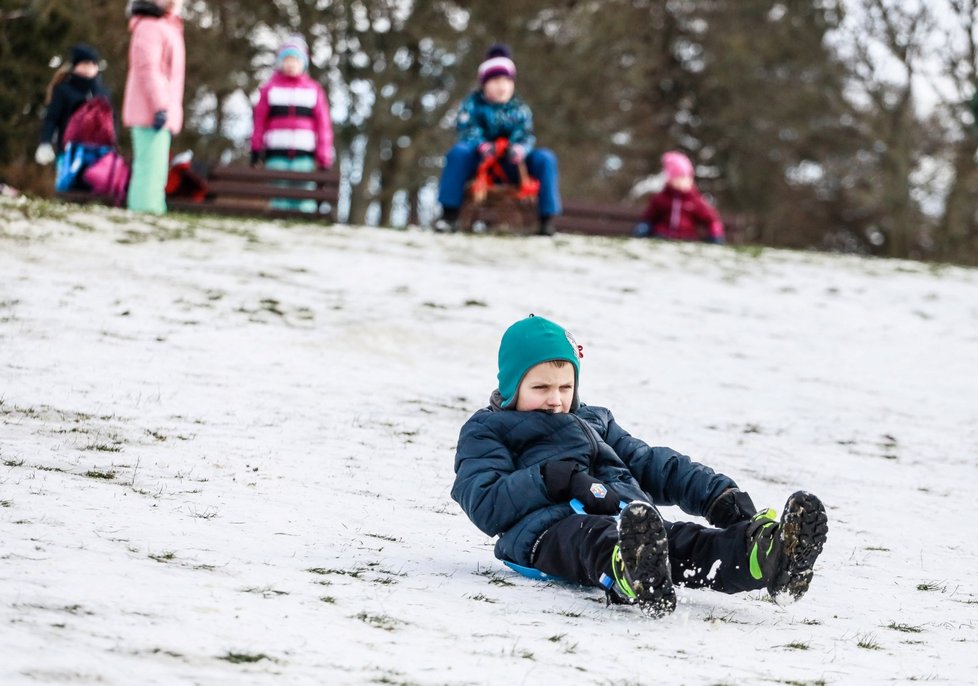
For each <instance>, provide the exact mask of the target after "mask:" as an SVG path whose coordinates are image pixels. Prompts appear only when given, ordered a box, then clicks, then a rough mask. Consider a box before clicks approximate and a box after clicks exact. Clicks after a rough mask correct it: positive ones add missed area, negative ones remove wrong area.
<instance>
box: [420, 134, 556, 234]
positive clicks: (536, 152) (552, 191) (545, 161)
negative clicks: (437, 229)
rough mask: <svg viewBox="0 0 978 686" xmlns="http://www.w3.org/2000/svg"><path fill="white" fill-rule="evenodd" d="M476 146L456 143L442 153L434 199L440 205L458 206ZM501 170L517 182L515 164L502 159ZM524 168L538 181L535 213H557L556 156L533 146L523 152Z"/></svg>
mask: <svg viewBox="0 0 978 686" xmlns="http://www.w3.org/2000/svg"><path fill="white" fill-rule="evenodd" d="M481 161H482V160H481V157H480V155H479V149H478V146H476V145H472V144H469V143H456V144H455V145H454V146H452V149H451V150H449V151H448V155H446V156H445V168H444V169H443V170H442V173H441V182H440V183H439V184H438V202H439V203H441V206H442V207H450V208H454V209H458V208H459V207H461V206H462V200H463V199H464V197H465V184H466V182H467V181H468V180H469V179H471V178H472V177H473V176H475V174H476V172H477V171H478V170H479V162H481ZM502 167H503V170H504V171H505V172H506V175H507V176H508V177H509V178H510V180H511V181H512V182H513V183H519V179H520V172H519V168H518V167H517V166H516V165H515V164H511V163H510V162H508V161H504V162H503V163H502ZM526 170H527V171H528V172H530V176H532V177H533V178H534V179H537V180H538V181H539V182H540V197H539V200H538V202H539V208H538V209H539V214H540V216H541V217H552V216H554V215H557V214H560V209H561V208H560V187H559V182H560V178H559V175H558V172H557V156H556V155H554V154H553V152H552V151H551V150H547V149H546V148H534V149H533V150H531V151H530V154H529V155H527V156H526Z"/></svg>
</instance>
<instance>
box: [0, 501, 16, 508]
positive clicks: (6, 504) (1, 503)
mask: <svg viewBox="0 0 978 686" xmlns="http://www.w3.org/2000/svg"><path fill="white" fill-rule="evenodd" d="M13 504H14V501H13V500H0V507H11V506H13Z"/></svg>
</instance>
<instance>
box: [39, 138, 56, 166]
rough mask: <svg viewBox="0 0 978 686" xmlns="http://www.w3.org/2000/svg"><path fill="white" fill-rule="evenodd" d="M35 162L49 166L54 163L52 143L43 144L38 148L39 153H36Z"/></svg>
mask: <svg viewBox="0 0 978 686" xmlns="http://www.w3.org/2000/svg"><path fill="white" fill-rule="evenodd" d="M34 161H35V162H37V163H38V164H42V165H48V164H51V163H52V162H54V148H52V147H51V144H50V143H41V144H40V145H39V146H37V152H35V153H34Z"/></svg>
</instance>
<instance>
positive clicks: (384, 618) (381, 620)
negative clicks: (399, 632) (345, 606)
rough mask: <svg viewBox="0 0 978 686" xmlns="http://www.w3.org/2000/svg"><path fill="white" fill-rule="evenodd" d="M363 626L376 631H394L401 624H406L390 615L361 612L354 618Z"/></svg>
mask: <svg viewBox="0 0 978 686" xmlns="http://www.w3.org/2000/svg"><path fill="white" fill-rule="evenodd" d="M356 618H357V619H359V620H360V621H361V622H363V623H364V624H369V625H370V626H372V627H375V628H377V629H383V630H384V631H394V629H396V628H398V627H399V626H401V625H402V624H406V623H407V622H404V621H403V620H400V619H396V618H394V617H391V616H390V615H372V614H370V613H369V612H361V613H359V614H358V615H357V616H356Z"/></svg>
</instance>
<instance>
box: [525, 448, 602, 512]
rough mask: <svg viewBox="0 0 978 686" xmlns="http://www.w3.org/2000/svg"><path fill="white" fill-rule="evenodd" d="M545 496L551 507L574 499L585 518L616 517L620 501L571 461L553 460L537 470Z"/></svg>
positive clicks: (582, 468) (581, 467)
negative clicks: (540, 476) (603, 515)
mask: <svg viewBox="0 0 978 686" xmlns="http://www.w3.org/2000/svg"><path fill="white" fill-rule="evenodd" d="M540 473H541V474H542V475H543V483H544V484H545V485H546V487H547V495H548V496H550V499H551V500H553V501H554V502H555V503H562V502H565V501H568V500H571V499H572V498H577V499H578V500H580V501H581V503H582V504H583V505H584V511H585V512H587V513H588V514H605V515H616V514H618V510H619V509H620V508H619V506H618V502H619V501H620V500H621V497H620V496H619V495H618V493H617V492H615V490H614V489H613V488H611V487H610V486H606V485H605V484H603V483H602V482H600V481H598V480H597V479H595V478H594V477H593V476H591V475H590V474H588V473H587V471H585V469H584V467H583V466H581V465H580V464H578V463H576V462H574V461H573V460H556V461H554V462H548V463H546V464H545V465H543V467H541V468H540Z"/></svg>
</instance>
